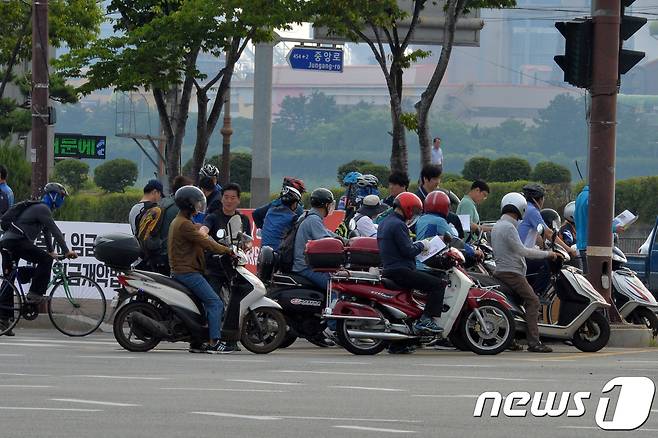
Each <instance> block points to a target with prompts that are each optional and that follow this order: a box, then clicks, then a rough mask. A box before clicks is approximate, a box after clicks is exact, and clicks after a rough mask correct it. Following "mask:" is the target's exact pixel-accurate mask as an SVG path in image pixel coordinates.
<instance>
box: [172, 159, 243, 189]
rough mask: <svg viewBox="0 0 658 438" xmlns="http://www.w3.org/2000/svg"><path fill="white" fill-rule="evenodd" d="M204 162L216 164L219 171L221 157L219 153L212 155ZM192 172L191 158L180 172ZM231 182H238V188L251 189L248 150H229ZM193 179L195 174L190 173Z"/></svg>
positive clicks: (184, 173) (185, 173) (186, 173)
mask: <svg viewBox="0 0 658 438" xmlns="http://www.w3.org/2000/svg"><path fill="white" fill-rule="evenodd" d="M205 164H212V165H214V166H217V168H218V169H219V170H220V171H221V169H222V157H221V155H213V156H212V157H210V158H208V159H207V160H206V161H205ZM191 172H192V159H191V158H190V159H189V160H187V162H186V163H185V165H184V166H183V169H182V170H181V173H182V174H183V175H190V173H191ZM230 172H231V178H230V179H231V182H234V183H238V184H239V185H240V188H241V189H242V190H245V191H250V190H251V154H250V153H248V152H231V169H230ZM190 177H191V178H192V179H193V180H194V178H196V175H190ZM220 179H221V175H220Z"/></svg>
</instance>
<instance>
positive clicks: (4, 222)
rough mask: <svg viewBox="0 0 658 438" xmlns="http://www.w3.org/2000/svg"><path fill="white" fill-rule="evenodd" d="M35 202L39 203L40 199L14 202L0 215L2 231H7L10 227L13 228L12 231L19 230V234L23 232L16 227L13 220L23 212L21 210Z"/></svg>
mask: <svg viewBox="0 0 658 438" xmlns="http://www.w3.org/2000/svg"><path fill="white" fill-rule="evenodd" d="M36 204H41V201H23V202H19V203H18V204H14V205H13V206H12V207H11V208H9V209H8V210H7V211H6V212H5V213H4V214H3V215H2V218H1V219H0V228H2V231H9V230H10V229H13V230H14V231H19V232H20V233H21V234H23V230H21V229H20V228H18V227H17V226H16V225H15V224H14V222H16V221H17V220H18V218H19V217H20V215H21V214H23V212H24V211H25V210H27V209H28V207H31V206H33V205H36Z"/></svg>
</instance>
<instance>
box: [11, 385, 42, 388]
mask: <svg viewBox="0 0 658 438" xmlns="http://www.w3.org/2000/svg"><path fill="white" fill-rule="evenodd" d="M0 388H53V386H51V385H0Z"/></svg>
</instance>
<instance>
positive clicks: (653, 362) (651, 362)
mask: <svg viewBox="0 0 658 438" xmlns="http://www.w3.org/2000/svg"><path fill="white" fill-rule="evenodd" d="M624 363H650V364H655V363H656V361H655V360H625V361H624Z"/></svg>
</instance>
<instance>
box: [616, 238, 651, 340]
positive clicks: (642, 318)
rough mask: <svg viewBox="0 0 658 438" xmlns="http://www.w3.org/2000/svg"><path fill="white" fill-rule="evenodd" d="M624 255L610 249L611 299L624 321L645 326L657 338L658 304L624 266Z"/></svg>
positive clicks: (632, 272) (619, 251)
mask: <svg viewBox="0 0 658 438" xmlns="http://www.w3.org/2000/svg"><path fill="white" fill-rule="evenodd" d="M626 262H627V259H626V255H625V254H624V252H623V251H622V250H620V249H619V248H617V247H616V246H615V247H613V249H612V299H613V301H614V303H615V306H617V309H619V314H620V315H621V317H622V318H624V320H626V321H627V322H630V323H632V324H638V325H646V326H647V328H649V329H651V331H652V334H653V336H654V337H656V336H658V316H656V312H658V302H657V301H656V298H655V297H654V296H653V295H652V294H651V292H649V290H648V289H647V288H646V286H645V285H644V283H642V280H640V279H639V278H637V275H636V274H635V272H634V271H632V270H630V269H629V268H627V267H626V266H624V265H625V264H626Z"/></svg>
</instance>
